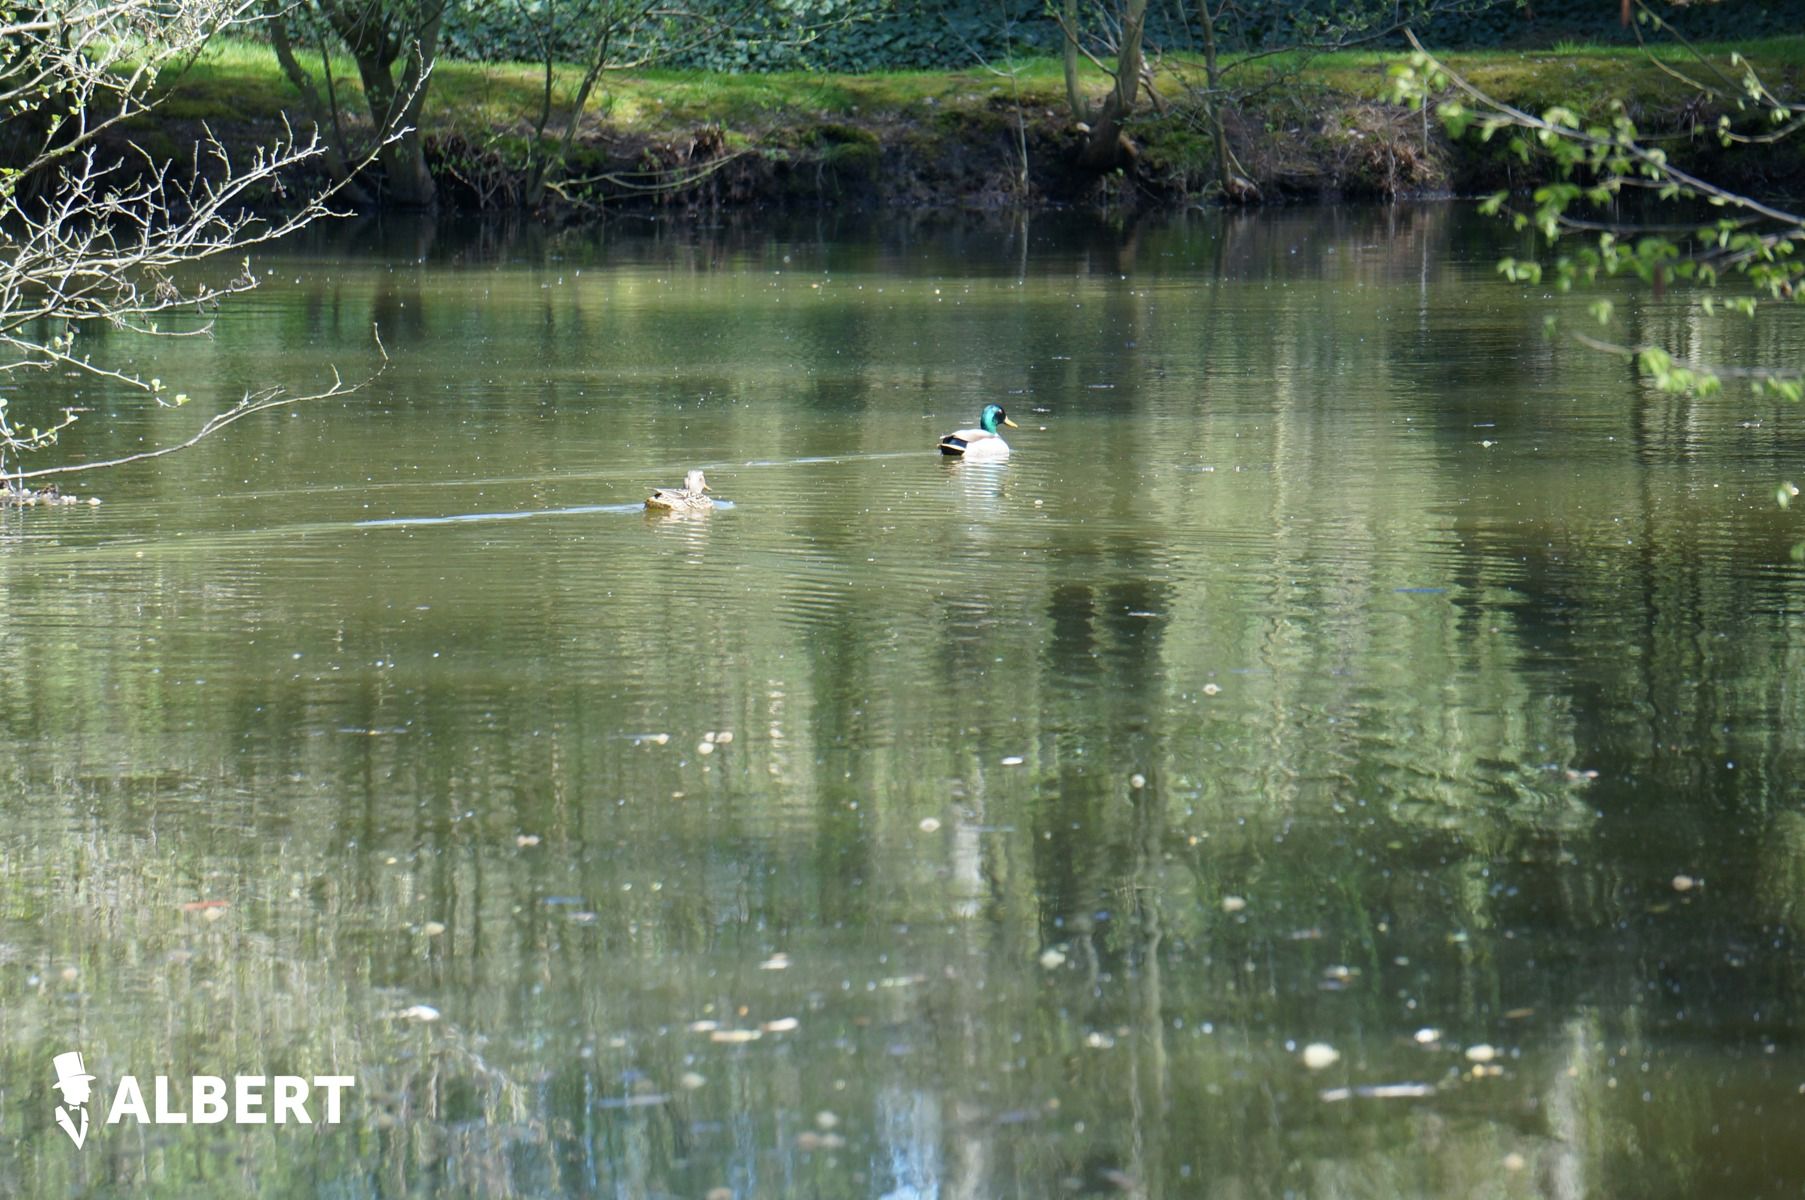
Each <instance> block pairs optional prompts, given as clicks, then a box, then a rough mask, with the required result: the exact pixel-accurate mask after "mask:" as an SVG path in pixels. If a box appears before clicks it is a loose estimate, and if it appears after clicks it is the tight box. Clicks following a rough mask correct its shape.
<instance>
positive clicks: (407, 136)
mask: <svg viewBox="0 0 1805 1200" xmlns="http://www.w3.org/2000/svg"><path fill="white" fill-rule="evenodd" d="M382 7H383V6H382V5H381V4H379V3H371V2H366V3H362V4H333V5H330V6H325V15H326V17H327V19H328V20H329V21H330V22H331V24H332V28H333V30H334V32H336V33H337V34H338V36H339V38H340V39H341V40H342V41H343V42H344V43H345V47H346V48H347V49H349V50H350V51H351V59H352V61H353V62H355V63H356V64H357V74H358V78H359V79H361V80H362V81H363V87H364V99H365V101H366V102H367V103H368V105H369V108H370V118H371V119H372V120H373V121H374V122H375V124H376V132H377V136H378V137H384V138H385V139H386V140H385V141H384V142H383V143H382V146H381V148H380V149H379V150H378V151H377V160H378V161H379V162H381V164H382V173H383V181H384V184H385V194H384V196H383V203H385V204H389V205H394V206H396V207H399V208H431V207H432V206H433V204H434V202H435V201H436V200H437V199H438V192H437V189H436V188H435V187H434V186H433V180H432V172H431V171H429V170H427V168H426V143H425V139H424V138H423V137H422V136H421V133H420V109H421V106H422V104H423V103H424V102H425V100H426V78H427V71H428V70H429V69H430V68H431V66H432V63H433V61H434V59H435V58H436V57H437V55H438V49H439V30H440V27H441V26H442V25H443V24H444V19H445V6H444V3H443V2H433V3H431V4H430V6H429V7H427V8H425V9H423V10H415V9H414V8H413V6H411V5H407V6H397V7H396V9H395V10H394V11H392V12H386V13H385V12H383V11H381V9H382ZM391 19H392V20H394V21H396V22H397V24H398V25H399V28H396V29H391V28H390V27H389V24H388V21H389V20H391ZM397 62H400V63H402V64H403V66H402V71H401V82H400V84H399V86H397V84H396V82H395V74H394V72H395V64H396V63H397ZM391 130H399V131H400V132H398V133H395V134H394V135H393V136H388V135H389V133H390V131H391Z"/></svg>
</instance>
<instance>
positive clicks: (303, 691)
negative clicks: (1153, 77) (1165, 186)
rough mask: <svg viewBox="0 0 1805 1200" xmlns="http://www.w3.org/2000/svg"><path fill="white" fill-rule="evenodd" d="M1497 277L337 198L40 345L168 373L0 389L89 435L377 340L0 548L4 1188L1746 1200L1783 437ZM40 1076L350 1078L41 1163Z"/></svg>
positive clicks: (1765, 1164) (1787, 332) (1779, 1011)
mask: <svg viewBox="0 0 1805 1200" xmlns="http://www.w3.org/2000/svg"><path fill="white" fill-rule="evenodd" d="M1515 248H1516V246H1515V243H1513V242H1510V241H1508V235H1506V234H1503V233H1501V232H1500V231H1499V229H1498V228H1497V227H1496V225H1494V224H1493V223H1490V222H1486V221H1484V220H1482V219H1481V218H1478V217H1476V216H1474V215H1473V214H1471V213H1470V212H1469V211H1466V210H1463V209H1460V208H1457V207H1436V206H1432V207H1425V208H1416V209H1395V210H1357V211H1346V210H1343V211H1336V210H1308V211H1297V212H1279V213H1275V214H1271V215H1261V216H1255V217H1241V216H1227V217H1224V216H1217V215H1207V216H1206V215H1202V214H1197V215H1193V216H1191V217H1189V218H1187V219H1183V220H1179V221H1175V222H1173V223H1169V224H1163V225H1153V226H1146V227H1135V228H1128V229H1114V228H1100V227H1095V226H1082V225H1071V226H1061V225H1058V224H1055V223H1052V222H1049V221H1045V220H1041V221H1037V222H1036V223H1033V224H1028V225H1019V224H1013V223H1010V222H1007V221H999V222H997V223H994V224H974V225H968V226H924V225H888V226H878V227H875V228H851V227H848V228H838V227H834V228H820V227H814V226H797V227H775V226H774V227H771V228H766V229H753V230H746V229H738V228H695V227H689V228H674V227H672V228H667V227H662V226H656V225H651V226H644V227H641V226H637V225H630V226H624V227H622V226H609V227H607V228H605V229H603V230H600V231H578V232H570V233H565V234H559V235H550V234H546V233H543V232H538V231H532V230H526V229H507V228H496V227H488V228H480V229H439V230H433V229H430V228H426V227H412V226H392V227H387V228H352V227H342V226H341V227H337V228H334V229H331V230H327V231H323V232H320V233H319V234H318V235H316V236H315V237H314V238H313V240H311V241H309V242H307V243H305V244H301V245H296V246H292V247H287V248H284V249H283V250H282V251H280V252H278V253H275V254H272V255H269V256H266V257H265V258H263V259H261V260H259V263H258V268H259V270H260V272H267V275H266V280H265V286H264V287H262V288H261V289H260V290H259V291H258V292H256V293H255V294H254V295H252V296H250V297H248V298H246V299H244V300H243V301H242V302H239V303H235V304H232V305H230V306H228V307H227V308H226V309H225V310H224V311H223V312H222V313H220V314H219V316H218V320H217V324H216V327H215V329H214V331H213V334H212V336H211V337H210V338H207V339H201V340H191V341H184V342H179V343H157V344H148V343H145V342H143V341H141V340H135V339H131V338H128V337H126V336H125V335H122V334H116V333H112V334H108V333H100V332H96V333H94V334H93V335H92V340H91V342H90V346H89V348H90V349H91V350H92V351H93V352H94V353H96V355H97V356H98V355H99V354H101V353H105V354H108V355H112V356H115V358H116V359H117V360H119V361H122V362H128V363H131V364H135V365H136V366H138V367H140V368H141V369H143V370H145V371H146V373H155V374H158V375H159V376H160V377H161V378H163V379H164V381H165V385H166V388H167V389H168V390H170V391H175V390H181V391H185V392H188V393H190V394H192V395H194V396H195V397H196V400H195V404H194V406H191V407H190V408H187V409H182V410H178V411H173V412H145V411H144V410H143V409H142V408H141V407H140V406H138V405H135V404H133V403H132V402H131V401H129V400H128V399H126V398H123V397H121V396H118V395H116V394H113V393H110V392H108V391H106V390H105V389H102V388H97V387H95V386H94V385H93V384H91V383H83V382H82V381H78V380H68V379H50V380H45V381H42V382H41V383H39V384H35V385H34V388H35V389H36V390H34V391H33V392H32V393H31V395H30V396H29V397H26V396H24V395H23V394H22V395H20V396H19V397H17V398H16V399H15V404H16V405H23V404H25V403H27V402H28V401H29V403H32V404H39V405H43V406H46V409H47V410H48V408H49V407H51V406H54V405H56V404H59V403H64V402H72V403H77V404H81V405H84V406H87V407H90V408H91V409H92V410H93V411H91V412H90V413H89V414H88V415H87V416H85V417H84V419H83V423H82V424H81V425H80V426H78V427H77V429H76V430H75V431H73V432H72V433H71V435H70V436H69V438H68V440H67V442H66V443H65V446H64V447H63V450H64V451H65V452H66V453H68V454H69V455H71V456H74V457H85V458H89V459H97V458H104V457H108V456H110V455H115V454H121V453H126V452H130V451H132V450H137V449H143V448H146V447H148V446H152V445H156V444H162V443H166V442H169V441H174V440H179V439H180V438H181V437H183V436H186V435H187V433H188V432H190V431H191V430H192V429H193V427H194V425H195V423H196V421H197V420H198V419H200V418H199V413H198V412H197V411H196V410H197V409H198V410H202V411H211V410H213V409H216V408H217V407H219V406H220V405H221V404H223V403H226V402H229V401H230V400H231V399H233V398H235V397H236V396H237V395H238V394H239V393H240V392H242V391H243V390H245V389H247V388H251V387H256V386H259V385H261V384H264V383H268V382H283V383H289V384H293V385H297V386H301V385H306V384H309V383H317V382H319V381H321V380H324V379H329V378H330V373H331V369H332V368H333V367H334V366H336V367H337V368H338V369H339V370H340V371H341V372H343V373H344V375H345V376H346V377H347V378H362V377H364V376H365V375H367V374H369V373H370V371H371V370H372V369H373V367H374V364H375V363H376V362H378V361H379V356H378V354H377V352H376V351H375V349H374V348H373V344H372V341H371V338H370V332H369V331H370V328H371V326H372V324H376V325H378V326H379V327H380V330H381V338H382V342H383V345H384V346H385V347H386V350H387V353H388V355H389V356H390V359H391V361H390V364H389V366H388V368H387V370H386V372H384V373H383V374H381V375H380V376H379V377H378V378H376V379H375V380H374V381H373V382H371V383H370V384H369V385H368V386H367V387H366V388H365V389H364V390H363V391H361V392H360V393H358V394H356V395H354V396H352V397H349V398H346V399H342V400H331V401H325V402H320V403H317V404H312V405H306V406H301V407H297V408H294V409H290V410H286V411H283V412H279V413H275V414H271V415H268V416H265V417H262V418H259V419H255V420H252V421H249V422H245V423H241V424H240V425H238V426H236V427H234V428H233V429H232V430H230V431H228V432H226V433H224V434H222V435H220V436H219V437H217V438H215V439H213V440H212V441H210V442H207V443H204V444H203V445H202V446H201V447H199V448H197V449H194V450H191V451H188V452H186V453H184V454H182V455H178V456H175V457H172V458H168V459H164V460H161V461H160V462H159V463H156V464H146V465H142V466H136V467H130V468H126V469H123V470H120V471H116V472H111V473H107V474H104V475H102V476H100V477H98V478H90V479H86V480H83V481H81V482H80V484H79V486H80V487H81V489H82V490H84V491H92V492H94V493H96V494H98V495H99V496H101V497H102V499H103V500H104V501H105V503H103V504H102V505H100V506H99V507H92V508H90V507H81V508H73V509H56V510H34V511H29V512H7V513H4V514H0V780H3V781H4V791H3V794H0V1193H4V1194H19V1195H31V1196H37V1195H43V1196H51V1195H59V1196H60V1195H64V1194H77V1195H96V1196H112V1195H119V1196H144V1195H162V1196H182V1197H186V1196H194V1195H203V1196H205V1195H216V1196H240V1195H246V1194H258V1195H265V1196H313V1195H322V1196H334V1197H365V1196H446V1197H452V1196H464V1195H486V1196H521V1197H531V1196H589V1195H606V1196H616V1197H667V1196H668V1197H696V1198H701V1197H705V1196H711V1195H712V1196H715V1197H717V1198H718V1197H726V1196H734V1197H747V1198H750V1197H788V1196H805V1197H872V1198H877V1197H885V1198H890V1200H926V1198H929V1197H944V1198H946V1200H953V1198H957V1197H1016V1196H1020V1197H1045V1196H1060V1195H1134V1196H1145V1197H1190V1196H1210V1197H1229V1198H1241V1197H1264V1196H1336V1197H1368V1196H1370V1197H1390V1196H1454V1195H1460V1196H1468V1195H1471V1196H1537V1195H1555V1196H1623V1197H1662V1196H1674V1197H1679V1196H1703V1195H1711V1196H1756V1195H1766V1196H1772V1195H1781V1194H1797V1193H1798V1192H1799V1191H1800V1190H1801V1188H1802V1187H1805V1144H1802V1143H1801V1141H1800V1139H1799V1137H1798V1136H1797V1129H1798V1127H1799V1124H1800V1120H1801V1117H1805V1040H1802V1038H1801V1036H1800V1035H1801V1033H1802V1032H1805V989H1802V982H1805V948H1802V947H1801V943H1800V941H1799V940H1798V938H1799V926H1800V923H1801V922H1802V921H1805V912H1802V911H1801V903H1802V902H1805V793H1802V792H1801V785H1800V782H1799V780H1800V778H1801V767H1802V766H1805V761H1802V758H1801V750H1802V749H1805V732H1802V731H1805V711H1802V709H1805V687H1801V684H1800V680H1801V679H1805V671H1802V668H1805V567H1801V565H1800V564H1799V563H1798V562H1796V561H1795V560H1794V558H1793V553H1792V550H1793V546H1794V545H1795V544H1796V543H1798V542H1801V541H1805V526H1802V525H1801V523H1800V518H1799V517H1798V516H1797V515H1795V514H1790V513H1787V512H1783V511H1781V510H1780V509H1779V508H1778V507H1777V505H1776V504H1775V502H1774V491H1775V487H1776V486H1777V484H1778V483H1779V482H1780V481H1782V480H1785V479H1796V478H1801V477H1805V462H1802V458H1805V444H1802V442H1801V433H1800V422H1799V418H1798V415H1797V413H1796V411H1795V410H1790V409H1785V408H1776V407H1775V406H1774V405H1773V404H1771V403H1770V402H1766V401H1762V402H1754V401H1750V400H1748V399H1746V398H1737V397H1735V396H1730V397H1720V398H1714V399H1708V400H1702V401H1701V400H1693V399H1684V398H1675V397H1664V396H1659V395H1655V394H1653V393H1651V392H1649V391H1647V390H1646V389H1645V388H1643V387H1641V386H1640V385H1638V384H1637V383H1636V382H1635V381H1634V379H1633V378H1632V376H1631V375H1630V373H1629V371H1628V370H1627V368H1625V367H1624V366H1623V365H1622V364H1621V363H1619V362H1616V361H1614V360H1611V359H1608V358H1604V357H1600V356H1597V355H1595V354H1591V353H1589V352H1585V351H1582V350H1579V349H1577V348H1574V347H1572V346H1570V345H1568V344H1565V343H1561V342H1552V343H1551V342H1549V341H1547V340H1545V339H1544V337H1543V335H1542V321H1543V317H1544V315H1545V314H1546V313H1547V312H1548V311H1550V310H1551V309H1552V310H1558V311H1563V312H1566V313H1568V314H1569V316H1570V317H1572V318H1573V319H1574V320H1575V321H1577V320H1580V319H1583V311H1584V304H1585V302H1586V301H1585V298H1573V299H1549V298H1545V297H1542V296H1540V295H1533V294H1526V293H1525V292H1523V291H1522V290H1521V289H1520V288H1517V287H1515V286H1513V285H1510V284H1507V283H1504V282H1502V281H1500V280H1499V279H1498V277H1497V276H1496V273H1495V271H1494V270H1493V263H1494V262H1495V260H1496V259H1497V258H1498V257H1499V255H1500V254H1502V253H1507V252H1509V251H1511V250H1513V249H1515ZM236 269H237V265H236V264H233V265H232V266H231V267H230V268H229V270H230V271H236ZM1621 299H1622V301H1623V304H1624V309H1625V311H1626V313H1627V315H1628V319H1629V320H1630V321H1631V322H1633V325H1632V326H1631V327H1630V328H1628V329H1626V330H1622V331H1620V332H1622V333H1623V335H1624V336H1625V337H1628V338H1632V339H1635V338H1644V337H1650V338H1652V337H1660V338H1663V339H1667V340H1669V341H1670V342H1677V343H1679V344H1681V345H1683V346H1686V347H1689V348H1690V349H1692V350H1693V351H1694V352H1696V353H1699V354H1701V355H1712V356H1722V357H1728V356H1743V357H1745V358H1756V357H1764V358H1765V359H1766V360H1769V361H1771V360H1774V359H1784V358H1787V357H1789V356H1790V357H1792V358H1796V357H1797V355H1798V352H1799V350H1800V348H1801V347H1805V330H1802V329H1801V328H1800V326H1799V325H1798V324H1797V323H1796V322H1792V323H1788V322H1785V321H1781V322H1767V323H1763V324H1760V325H1754V326H1751V325H1749V324H1748V323H1747V322H1743V321H1741V320H1740V319H1732V320H1729V321H1725V320H1723V319H1722V318H1719V319H1717V320H1715V321H1711V320H1707V319H1705V318H1704V317H1702V316H1701V315H1700V313H1699V312H1698V310H1697V309H1696V308H1694V307H1692V306H1691V305H1690V304H1689V303H1688V301H1687V298H1686V297H1684V296H1669V297H1667V298H1664V299H1661V300H1652V299H1650V298H1648V297H1646V296H1641V297H1637V296H1636V294H1635V293H1633V292H1631V291H1628V290H1627V289H1626V290H1624V291H1623V292H1622V293H1621ZM77 390H79V394H74V393H75V392H76V391H77ZM990 400H997V401H1000V402H1002V403H1003V404H1005V405H1006V406H1007V407H1008V409H1009V413H1010V416H1011V417H1012V419H1014V420H1015V421H1016V422H1017V423H1018V424H1019V425H1020V426H1021V428H1020V429H1019V430H1017V431H1006V432H1007V433H1008V436H1009V437H1010V439H1011V441H1012V443H1013V444H1014V446H1015V454H1014V457H1013V458H1012V460H1011V461H1010V462H1009V463H1008V464H1007V465H1003V466H978V465H974V464H967V465H960V464H955V463H949V462H945V461H942V460H941V459H940V457H939V456H938V455H936V454H935V453H934V451H933V444H934V441H935V438H936V436H937V435H939V434H941V433H944V432H946V431H947V430H950V429H953V428H956V427H960V426H966V425H970V424H972V423H974V420H975V418H976V416H977V413H978V410H979V408H980V407H981V406H982V405H983V404H984V403H985V402H986V401H990ZM697 466H699V467H703V468H705V469H706V470H707V471H708V476H709V481H710V483H711V485H712V486H713V488H714V489H715V491H716V493H717V494H718V495H719V496H720V497H722V498H723V499H725V500H729V501H731V502H732V504H731V506H730V507H725V506H724V507H722V508H721V509H718V510H717V511H715V512H713V513H711V514H709V515H707V516H705V517H701V518H695V519H657V518H648V517H647V516H646V515H645V514H643V513H642V512H640V511H638V509H637V506H638V503H639V501H640V500H642V499H643V497H644V496H645V494H646V493H647V491H648V489H649V488H650V487H653V486H659V485H662V486H675V485H677V484H679V483H680V482H681V479H682V476H683V473H684V471H685V470H686V469H688V468H690V467H697ZM452 518H455V519H452ZM432 1014H436V1019H423V1018H427V1017H430V1016H431V1015H432ZM1312 1044H1321V1046H1320V1047H1319V1048H1317V1049H1315V1050H1313V1051H1311V1052H1310V1053H1309V1054H1308V1055H1306V1053H1305V1048H1306V1047H1307V1046H1310V1045H1312ZM1321 1047H1328V1048H1332V1050H1333V1052H1334V1053H1333V1055H1331V1054H1329V1053H1328V1052H1327V1051H1326V1050H1324V1049H1322V1048H1321ZM68 1049H80V1050H82V1051H83V1052H84V1053H85V1056H86V1065H87V1068H88V1070H89V1071H90V1072H92V1073H94V1074H95V1075H97V1076H98V1077H99V1082H98V1083H97V1085H96V1086H97V1087H98V1088H100V1089H102V1095H103V1096H105V1095H108V1094H110V1089H111V1087H112V1081H114V1080H116V1079H117V1078H118V1077H119V1076H121V1075H124V1074H135V1075H137V1076H140V1077H143V1078H145V1079H148V1078H149V1077H150V1076H153V1075H157V1074H167V1075H172V1076H177V1077H180V1078H182V1079H183V1080H185V1079H186V1077H188V1076H190V1075H193V1074H197V1073H198V1074H219V1075H227V1076H229V1075H236V1074H275V1073H299V1074H327V1073H344V1074H354V1075H355V1076H356V1077H357V1080H358V1084H357V1087H356V1089H355V1090H354V1091H352V1092H351V1093H350V1094H349V1096H348V1099H347V1107H346V1114H345V1115H346V1120H345V1122H344V1123H343V1124H342V1125H339V1126H336V1127H320V1128H317V1129H315V1128H307V1127H295V1126H286V1127H273V1126H270V1127H240V1126H235V1125H222V1126H209V1127H195V1126H146V1127H140V1126H138V1125H136V1124H135V1123H131V1124H125V1125H117V1126H110V1127H100V1128H97V1129H95V1131H94V1132H93V1133H92V1134H91V1135H90V1140H89V1141H88V1143H87V1145H86V1147H85V1148H84V1149H82V1150H80V1151H77V1150H76V1149H75V1148H74V1147H73V1146H72V1145H71V1144H70V1143H69V1141H68V1139H67V1138H65V1137H64V1135H63V1133H62V1132H61V1131H60V1130H59V1129H58V1128H57V1127H56V1126H55V1124H54V1123H53V1121H52V1119H51V1117H52V1113H53V1111H54V1108H55V1105H56V1103H57V1099H58V1096H57V1093H56V1092H55V1091H53V1090H52V1087H51V1085H52V1083H53V1081H54V1074H53V1072H52V1070H51V1059H52V1057H53V1055H55V1054H57V1053H59V1052H62V1051H64V1050H68ZM1306 1057H1308V1058H1309V1059H1310V1060H1311V1061H1312V1062H1315V1063H1319V1064H1320V1063H1321V1062H1323V1061H1324V1060H1327V1059H1329V1058H1333V1059H1334V1061H1332V1062H1329V1063H1328V1065H1318V1066H1316V1067H1314V1068H1313V1067H1312V1066H1309V1065H1306V1062H1305V1059H1306ZM1399 1085H1411V1086H1399ZM1375 1087H1379V1088H1385V1087H1390V1088H1391V1090H1389V1091H1385V1090H1381V1091H1379V1092H1376V1093H1375V1092H1373V1091H1370V1090H1367V1089H1371V1088H1375ZM97 1104H99V1105H100V1106H102V1107H104V1099H103V1100H101V1101H97ZM722 1189H725V1190H722Z"/></svg>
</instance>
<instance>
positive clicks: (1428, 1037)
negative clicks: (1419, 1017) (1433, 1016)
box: [1410, 1025, 1441, 1046]
mask: <svg viewBox="0 0 1805 1200" xmlns="http://www.w3.org/2000/svg"><path fill="white" fill-rule="evenodd" d="M1410 1036H1411V1037H1413V1038H1415V1039H1416V1044H1417V1045H1419V1046H1433V1045H1435V1044H1436V1043H1437V1042H1439V1041H1441V1030H1439V1029H1435V1028H1433V1027H1431V1026H1428V1025H1425V1026H1424V1027H1423V1028H1421V1029H1419V1030H1417V1031H1416V1032H1415V1033H1413V1034H1411V1035H1410Z"/></svg>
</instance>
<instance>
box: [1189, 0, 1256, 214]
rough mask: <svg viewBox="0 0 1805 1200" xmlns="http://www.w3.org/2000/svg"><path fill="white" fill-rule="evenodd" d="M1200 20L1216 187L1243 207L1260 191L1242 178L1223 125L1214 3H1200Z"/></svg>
mask: <svg viewBox="0 0 1805 1200" xmlns="http://www.w3.org/2000/svg"><path fill="white" fill-rule="evenodd" d="M1197 17H1198V23H1199V24H1200V25H1201V26H1202V27H1203V79H1204V93H1203V114H1204V119H1205V120H1206V121H1207V122H1208V123H1209V127H1210V140H1211V141H1213V142H1214V143H1215V144H1216V183H1217V184H1218V185H1219V186H1220V187H1221V188H1222V194H1223V195H1224V196H1226V197H1228V198H1229V199H1230V200H1234V201H1236V202H1237V203H1241V202H1245V201H1248V200H1252V199H1255V198H1256V197H1258V196H1259V194H1260V189H1259V188H1258V187H1256V186H1254V184H1253V182H1252V181H1250V180H1247V179H1244V178H1242V177H1241V173H1240V171H1239V170H1237V165H1238V164H1237V163H1236V162H1235V152H1234V150H1233V148H1231V147H1230V146H1229V144H1228V129H1227V127H1226V126H1224V124H1223V123H1222V97H1223V92H1222V60H1221V58H1220V57H1219V56H1218V55H1217V53H1216V16H1215V14H1214V13H1212V12H1211V11H1210V0H1197Z"/></svg>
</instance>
